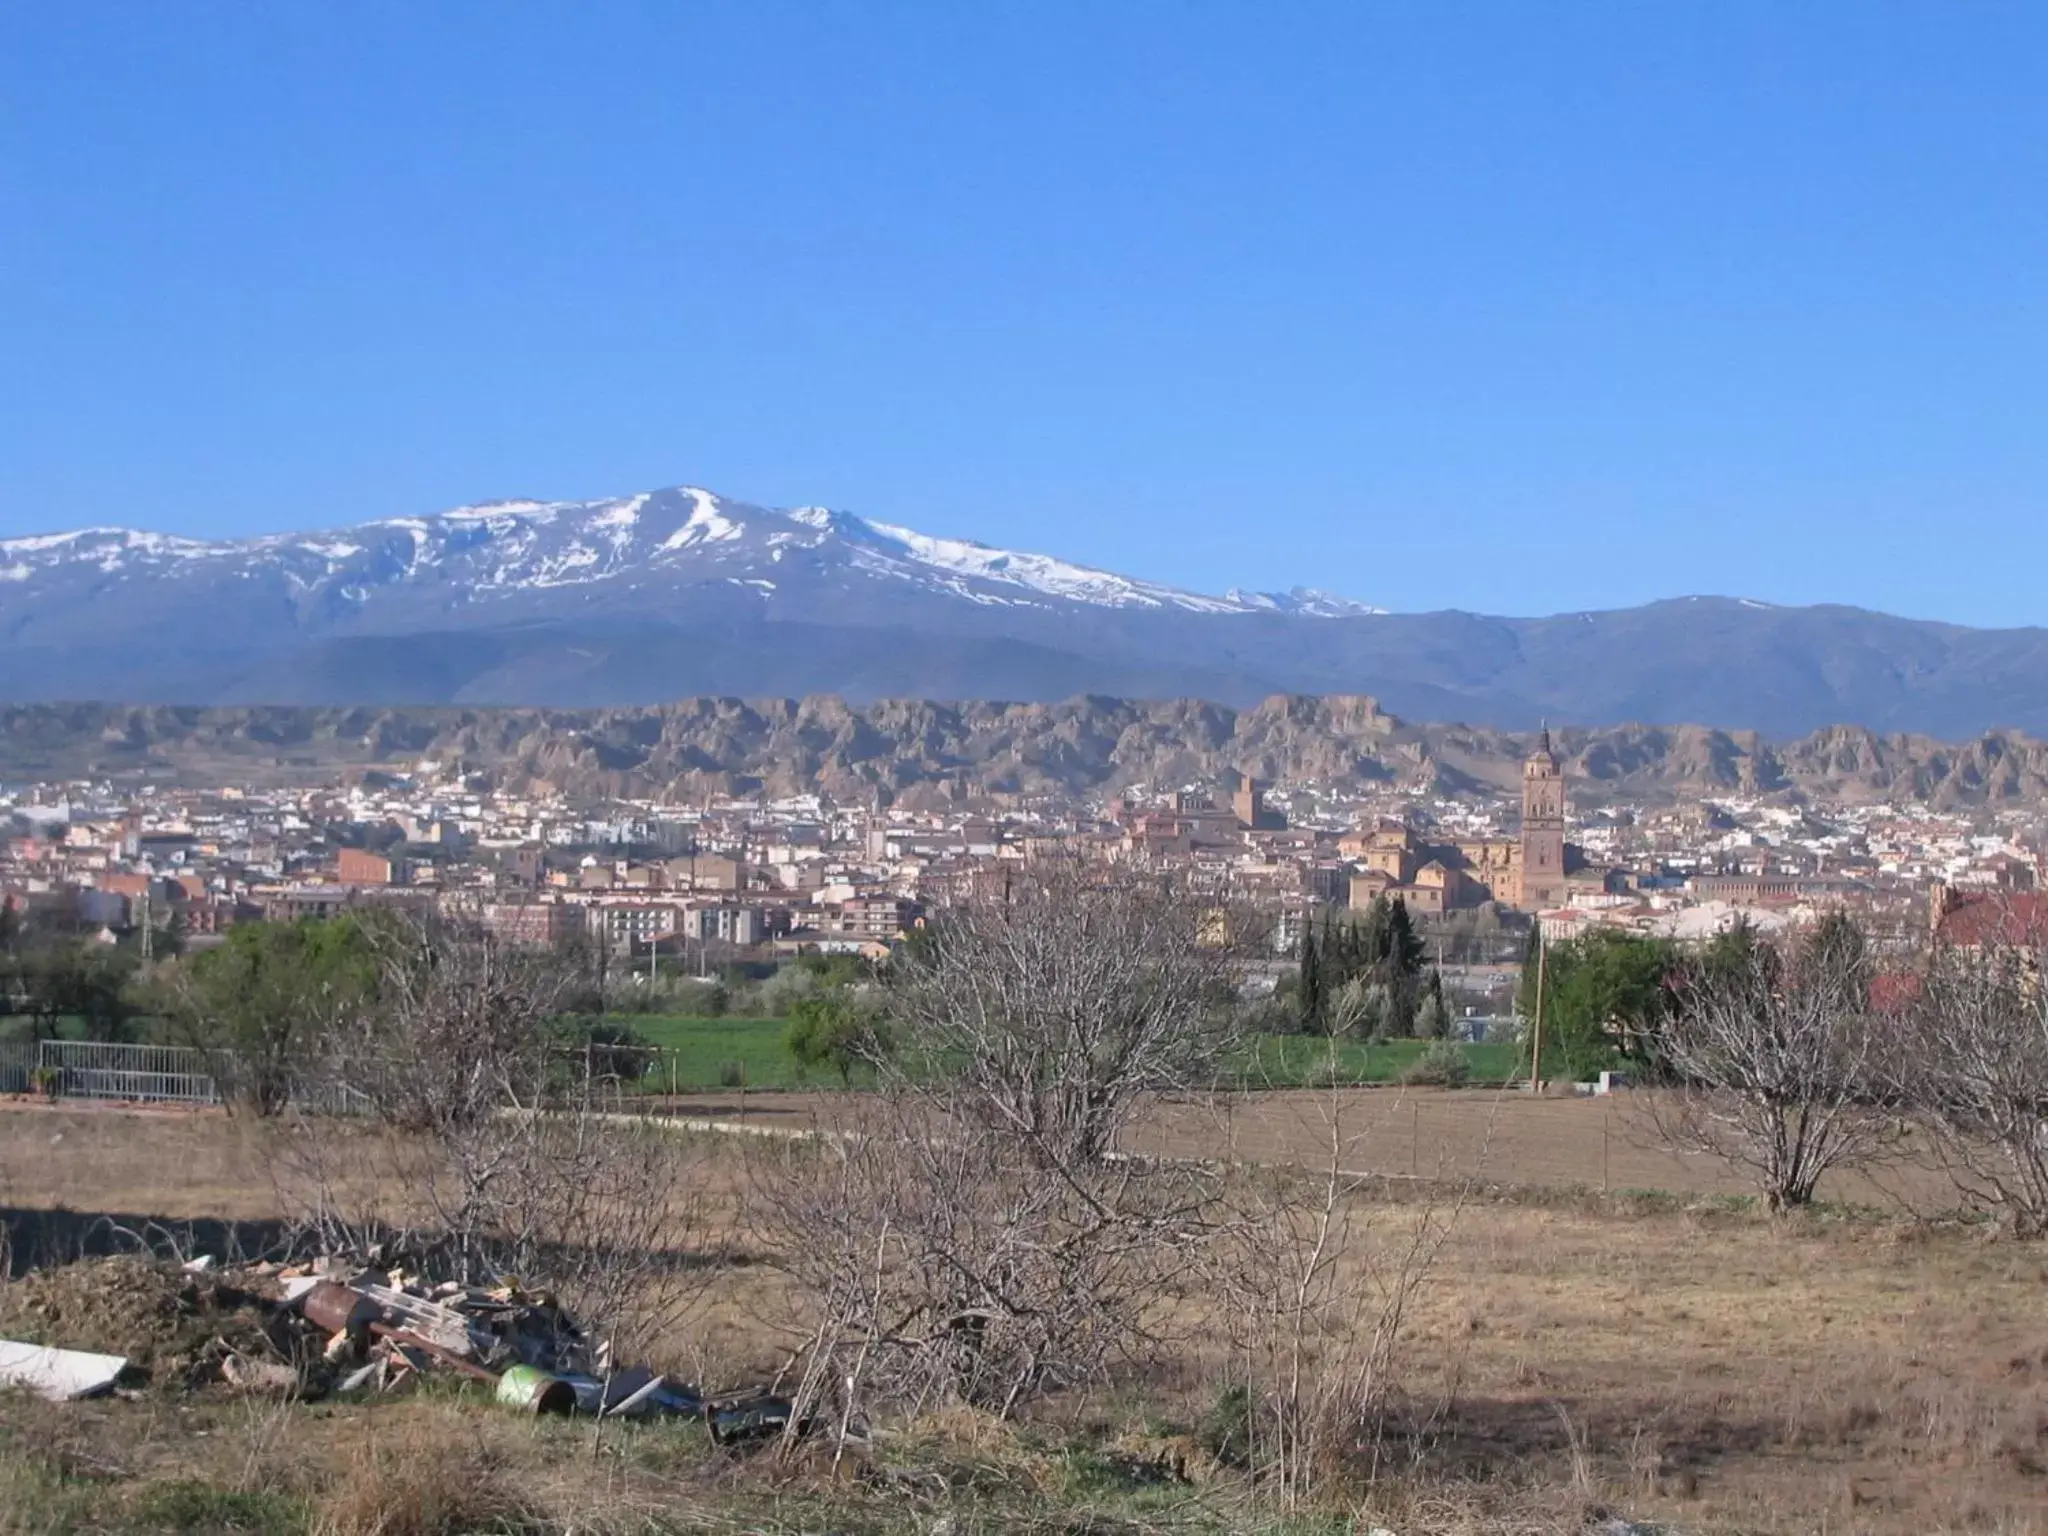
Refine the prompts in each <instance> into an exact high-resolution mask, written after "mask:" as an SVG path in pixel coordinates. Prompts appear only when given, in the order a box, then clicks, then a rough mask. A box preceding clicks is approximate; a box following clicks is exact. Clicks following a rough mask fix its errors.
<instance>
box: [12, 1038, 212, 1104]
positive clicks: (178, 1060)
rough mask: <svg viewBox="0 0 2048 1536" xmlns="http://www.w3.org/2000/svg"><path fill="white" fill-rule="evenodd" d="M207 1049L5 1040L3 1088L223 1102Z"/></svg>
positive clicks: (98, 1096) (77, 1095) (146, 1099)
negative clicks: (12, 1042)
mask: <svg viewBox="0 0 2048 1536" xmlns="http://www.w3.org/2000/svg"><path fill="white" fill-rule="evenodd" d="M210 1067H211V1064H210V1063H209V1062H208V1060H207V1055H206V1052H204V1051H201V1050H196V1049H194V1048H193V1047H191V1046H185V1045H128V1044H120V1043H113V1042H105V1041H97V1040H30V1041H23V1042H21V1043H19V1044H14V1045H6V1046H0V1092H6V1093H43V1094H47V1095H49V1096H50V1097H51V1098H71V1099H131V1100H140V1101H143V1102H147V1103H167V1104H218V1103H219V1102H220V1101H221V1095H220V1086H219V1084H218V1083H217V1082H216V1081H215V1079H214V1074H213V1072H212V1071H211V1070H210Z"/></svg>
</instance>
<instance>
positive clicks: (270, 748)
mask: <svg viewBox="0 0 2048 1536" xmlns="http://www.w3.org/2000/svg"><path fill="white" fill-rule="evenodd" d="M1552 734H1553V736H1554V737H1555V739H1556V741H1557V744H1558V747H1559V749H1560V751H1561V752H1562V753H1563V755H1564V757H1565V761H1566V771H1567V774H1568V775H1569V778H1570V780H1571V784H1572V794H1573V798H1574V800H1575V802H1577V803H1579V804H1581V805H1584V804H1588V803H1593V802H1598V801H1601V800H1609V799H1628V800H1637V801H1641V800H1655V799H1660V798H1665V797H1671V796H1680V795H1686V794H1712V793H1743V792H1752V793H1756V794H1763V795H1773V796H1783V797H1788V798H1797V797H1805V798H1809V799H1813V800H1822V801H1836V802H1841V801H1848V802H1857V801H1873V800H1882V801H1906V800H1912V801H1919V802H1924V803H1927V804H1932V805H1936V806H1952V807H1965V806H1986V805H1989V806H2021V805H2028V804H2043V803H2048V743H2044V742H2042V741H2039V740H2036V739H2034V738H2031V737H2028V736H2026V735H2024V734H2022V733H2019V732H2013V731H1992V732H1988V733H1986V734H1985V735H1983V736H1980V737H1978V738H1976V739H1975V740H1972V741H1965V742H1942V741H1936V740H1933V739H1931V738H1928V737H1923V736H1909V735H1891V736H1881V735H1879V734H1877V733H1875V732H1872V731H1869V730H1865V729H1863V728H1860V727H1856V726H1838V727H1833V728H1830V729H1827V730H1822V731H1816V732H1814V733H1812V734H1810V735H1807V736H1802V737H1799V738H1797V739H1795V740H1785V741H1772V740H1768V739H1765V738H1764V737H1762V736H1761V735H1759V734H1758V733H1756V732H1754V731H1743V730H1736V729H1717V728H1712V727H1707V726H1694V725H1682V726H1653V725H1621V726H1609V727H1599V728H1595V729H1574V728H1572V727H1571V726H1570V725H1568V724H1564V723H1555V724H1553V728H1552ZM1529 742H1530V736H1529V735H1528V734H1527V733H1517V732H1508V731H1500V730H1493V729H1485V728H1477V727H1468V726H1462V725H1419V724H1413V723H1410V722H1407V721H1403V720H1400V719H1397V718H1396V717H1395V716H1393V715H1391V714H1388V713H1387V712H1386V711H1384V710H1382V709H1381V708H1380V707H1379V706H1378V704H1377V703H1376V702H1375V701H1374V700H1373V699H1371V698H1367V697H1363V696H1321V697H1310V696H1301V695H1283V696H1275V697H1273V698H1269V699H1267V700H1265V701H1263V702H1262V703H1259V704H1256V705H1253V706H1251V707H1249V708H1243V709H1234V708H1231V707H1229V706H1226V705H1220V704H1212V703H1205V702H1202V701H1199V700H1192V699H1170V700H1136V699H1114V698H1103V697H1095V696H1089V697H1083V698H1076V699H1070V700H1066V701H1063V702H1060V703H1053V704H1010V703H999V702H969V703H951V704H948V703H933V702H929V701H919V700H882V701H879V702H876V703H871V704H863V705H852V704H847V703H845V702H843V701H841V700H839V699H837V698H833V697H823V696H819V697H811V698H805V699H795V700H792V699H776V700H750V701H746V700H739V699H729V698H695V699H685V700H681V701H678V702H675V703H671V704H664V705H657V706H652V707H645V708H618V709H587V710H585V709H550V708H505V709H489V708H453V707H419V708H334V707H285V706H276V707H269V706H235V707H217V708H178V707H172V706H162V705H147V706H125V705H118V704H36V705H20V706H11V707H0V778H5V779H7V780H9V781H13V782H17V783H19V782H22V781H25V780H36V779H42V780H61V779H69V778H79V777H103V776H104V777H114V778H127V777H141V778H148V779H152V780H155V781H157V782H165V783H186V784H195V785H198V784H209V783H221V782H234V783H246V784H252V785H261V784H265V783H284V782H293V781H307V780H315V779H327V778H334V777H337V776H345V775H347V774H350V773H353V772H359V771H362V770H365V769H376V768H382V769H385V770H390V771H412V770H414V769H416V768H417V766H418V765H419V764H421V763H422V762H426V763H432V764H434V765H436V767H437V768H441V769H453V768H460V769H462V770H464V771H467V772H471V773H475V774H480V775H484V776H486V777H487V779H488V780H489V782H491V783H492V784H493V785H495V786H499V787H504V788H512V789H549V788H551V789H555V790H559V791H561V792H563V793H566V794H570V795H578V796H593V797H596V796H624V797H635V798H641V797H645V798H673V799H677V800H691V799H701V798H702V797H704V796H706V795H714V794H740V793H748V792H757V791H758V792H765V793H769V794H789V793H798V792H804V791H811V790H822V791H825V792H828V793H830V794H833V795H835V796H841V797H846V798H853V799H864V800H872V799H874V798H876V797H880V798H883V799H891V800H897V799H900V800H907V801H910V802H913V803H914V802H917V801H920V800H927V799H933V798H936V797H938V796H939V795H942V794H944V795H958V794H960V793H961V792H962V791H963V790H964V791H967V792H970V793H979V794H990V795H997V796H1031V795H1074V794H1085V793H1088V792H1091V791H1105V790H1114V789H1118V788H1122V787H1124V786H1126V785H1130V784H1184V783H1193V782H1198V781H1201V780H1204V779H1211V778H1216V777H1219V776H1221V775H1223V774H1225V773H1230V772H1236V771H1244V772H1249V773H1253V774H1256V775H1258V776H1259V777H1261V778H1264V779H1268V780H1274V781H1294V782H1307V781H1314V782H1320V783H1324V784H1328V785H1331V786H1355V787H1359V788H1366V787H1370V786H1373V785H1379V786H1383V787H1395V786H1415V785H1421V786H1427V787H1431V788H1434V789H1436V790H1438V791H1440V792H1443V793H1449V794H1460V793H1470V794H1490V793H1494V792H1497V791H1500V790H1503V789H1505V788H1507V787H1508V786H1509V785H1511V784H1513V783H1514V781H1515V778H1516V775H1517V774H1518V772H1519V767H1520V763H1521V760H1522V758H1523V757H1524V756H1525V755H1526V753H1527V751H1528V749H1529Z"/></svg>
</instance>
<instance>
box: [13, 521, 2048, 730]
mask: <svg viewBox="0 0 2048 1536" xmlns="http://www.w3.org/2000/svg"><path fill="white" fill-rule="evenodd" d="M1510 557H1511V555H1510V553H1509V552H1504V551H1503V552H1492V553H1489V552H1487V551H1483V550H1481V551H1471V550H1459V549H1457V548H1456V547H1455V543H1454V541H1452V540H1449V539H1447V540H1446V558H1447V559H1453V558H1456V559H1486V558H1510ZM1359 574H1360V576H1361V578H1362V579H1363V584H1365V585H1368V586H1369V584H1370V578H1371V573H1370V572H1363V573H1359ZM820 694H831V695H836V696H839V697H842V698H844V699H847V700H849V701H852V702H854V703H865V702H869V701H874V700H878V699H885V698H903V697H908V698H923V699H940V700H974V699H1001V700H1010V701H1018V702H1027V703H1045V702H1050V701H1053V700H1058V699H1064V698H1070V697H1074V696H1078V695H1087V694H1093V695H1104V696H1117V697H1123V698H1136V699H1174V698H1189V697H1192V698H1203V699H1208V700H1213V701H1216V702H1218V703H1220V704H1223V705H1226V706H1234V707H1243V706H1249V705H1252V704H1254V703H1255V702H1256V701H1258V700H1260V699H1263V698H1266V697H1268V696H1269V695H1274V694H1293V695H1301V694H1316V695H1321V694H1331V695H1363V694H1370V695H1372V696H1373V697H1375V698H1376V699H1377V700H1379V701H1380V702H1381V703H1382V704H1383V705H1384V707H1385V708H1387V709H1388V710H1391V711H1394V712H1396V713H1398V714H1399V715H1401V716H1405V717H1408V718H1412V719H1432V720H1458V721H1464V722H1467V723H1469V724H1471V725H1474V726H1478V727H1493V728H1500V729H1526V728H1528V727H1530V726H1533V725H1534V724H1535V723H1537V721H1538V720H1539V719H1543V718H1549V719H1551V720H1557V721H1572V722H1575V723H1579V724H1583V725H1588V726H1597V725H1613V724H1619V723H1624V722H1642V723H1647V724H1649V725H1653V726H1655V725H1667V726H1668V725H1675V724H1678V723H1681V722H1684V721H1692V720H1708V721H1722V722H1728V723H1730V724H1733V725H1738V726H1741V727H1744V728H1747V729H1752V730H1756V731H1760V732H1762V733H1763V734H1764V735H1766V736H1770V737H1778V738H1783V737H1791V736H1796V735H1800V734H1802V733H1805V732H1809V731H1813V730H1817V729H1820V728H1822V727H1826V726H1829V725H1833V724H1837V723H1844V722H1846V723H1849V724H1853V725H1857V726H1861V727H1865V728H1867V729H1870V730H1874V731H1878V732H1917V733H1925V734H1928V735H1933V736H1951V737H1960V736H1973V735H1976V734H1978V733H1980V732H1983V731H1986V730H1991V729H1994V728H1998V727H2010V728H2018V729H2023V730H2030V731H2034V732H2037V733H2042V732H2048V630H2042V629H2035V628H2030V629H2017V630H1978V629H1970V628H1966V627H1963V626H1958V625H1951V624H1938V623H1929V622H1923V621H1916V620H1908V619H1901V618H1893V617H1889V616H1886V615H1883V614H1877V613H1870V612H1866V611H1863V610H1859V609H1854V608H1847V607H1806V608H1780V607H1773V606H1770V605H1767V604H1762V603H1754V602H1749V601H1745V600H1742V599H1735V598H1718V597H1699V598H1683V599H1676V600H1671V601H1666V602H1659V603H1652V604H1649V605H1646V606H1642V607H1636V608H1626V609H1617V610H1610V611H1604V612H1589V613H1574V614H1564V615H1556V616H1552V617H1548V618H1492V617H1486V616H1483V615H1478V614H1470V613H1462V612H1455V611H1450V612H1439V613H1404V614H1396V613H1387V612H1383V611H1381V610H1379V609H1376V608H1374V607H1372V606H1371V605H1369V604H1367V603H1363V602H1359V601H1355V600H1352V599H1349V598H1343V597H1337V596H1334V595H1332V594H1330V593H1328V592H1323V591H1315V590H1310V589H1306V588H1299V587H1297V588H1295V589H1294V590H1292V591H1289V592H1246V591H1238V590H1232V591H1230V592H1227V593H1224V594H1222V595H1220V596H1215V595H1207V594H1202V593H1196V592H1189V591H1184V590H1181V589H1179V588H1175V587H1170V586H1166V585H1162V584H1160V583H1157V582H1151V581H1146V580H1142V579H1139V578H1136V577H1130V576H1122V575H1117V574H1115V573H1112V572H1108V571H1101V570H1095V569H1092V568H1089V567H1086V566H1081V565H1077V564H1073V563H1071V562H1068V561H1064V560H1060V559H1057V558H1054V557H1052V556H1049V555H1040V554H1030V553H1025V552H1020V551H1013V550H1003V549H995V548H991V547H989V546H987V545H983V544H977V543H973V542H971V541H967V540H961V539H947V538H935V537H931V536H928V535H925V534H921V533H918V532H915V531H913V530H911V529H907V528H902V527H898V526H895V525H892V524H888V523H881V522H871V521H869V520H867V519H864V518H861V517H857V516H854V515H852V514H850V513H847V512H839V511H830V510H827V509H825V508H821V507H800V508H796V509H793V510H784V511H776V510H771V509H767V508H763V507H757V506H751V505H748V504H745V503H742V502H737V501H733V500H730V499H728V498H724V497H720V496H717V495H714V494H713V493H711V492H709V491H705V490H701V489H697V488H694V487H678V488H674V489H669V490H661V491H652V492H646V493H642V494H639V495H634V496H626V497H618V498H613V499H610V500H600V501H579V502H536V501H506V502H492V503H487V504H483V505H478V506H470V507H462V508H458V509H456V510H454V511H451V512H445V513H441V514H438V515H436V516H430V517H392V518H384V519H381V520H377V521H372V522H365V523H361V524H357V525H354V526H352V527H348V528H343V529H337V530H329V531H325V532H319V533H305V534H276V535H268V536H264V537H260V538H249V539H234V540H220V541H207V540H198V539H189V538H182V537H177V536H173V535H169V534H162V533H149V532H140V531H136V530H133V529H128V528H116V527H105V528H88V529H82V530H77V531H74V532H69V533H53V534H41V535H34V536H30V537H25V538H13V539H6V540H0V699H4V700H6V701H9V702H14V703H35V702H49V701H59V700H80V699H101V700H118V701H122V702H126V703H138V704H156V703H163V704H180V705H208V704H213V705H241V704H258V703H262V704H297V705H328V706H356V705H373V706H396V705H436V704H458V705H528V706H556V707H572V706H573V707H584V708H617V707H624V706H635V705H648V704H653V703H656V702H659V701H662V700H672V699H678V698H685V697H691V696H700V695H710V696H725V697H755V698H759V697H802V696H807V695H820Z"/></svg>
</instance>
